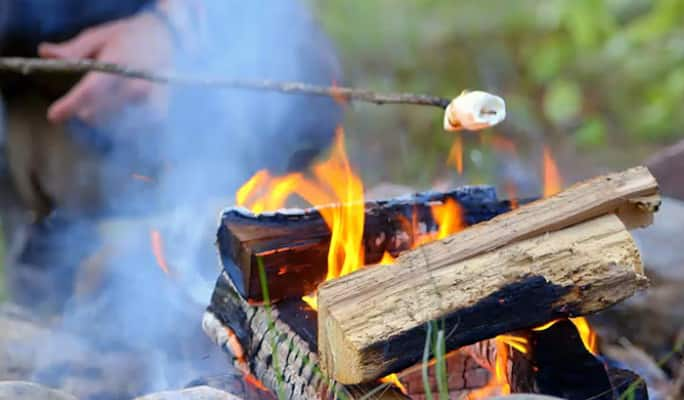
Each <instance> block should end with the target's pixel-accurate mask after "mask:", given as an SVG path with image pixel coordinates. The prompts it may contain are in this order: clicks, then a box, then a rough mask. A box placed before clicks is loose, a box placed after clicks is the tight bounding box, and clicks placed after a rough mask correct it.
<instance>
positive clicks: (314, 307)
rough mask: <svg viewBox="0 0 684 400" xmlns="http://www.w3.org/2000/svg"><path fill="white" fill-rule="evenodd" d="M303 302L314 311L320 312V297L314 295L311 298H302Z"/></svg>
mask: <svg viewBox="0 0 684 400" xmlns="http://www.w3.org/2000/svg"><path fill="white" fill-rule="evenodd" d="M302 301H304V302H305V303H306V304H307V305H308V306H309V307H311V309H312V310H316V311H318V297H317V296H316V295H315V294H313V295H309V296H302Z"/></svg>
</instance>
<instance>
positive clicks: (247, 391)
mask: <svg viewBox="0 0 684 400" xmlns="http://www.w3.org/2000/svg"><path fill="white" fill-rule="evenodd" d="M225 370H226V372H225V373H221V374H218V375H212V376H207V377H201V378H198V379H195V380H193V381H192V382H190V383H188V384H187V385H186V386H185V388H186V389H187V388H192V387H210V388H213V389H217V390H219V391H221V392H226V393H232V394H233V395H234V396H237V397H238V398H240V399H242V400H276V397H275V396H274V395H273V394H272V393H271V392H269V391H265V390H263V389H260V388H257V387H256V386H254V385H253V384H250V383H248V382H247V381H246V380H245V378H244V376H243V375H242V373H240V372H239V371H237V370H235V369H234V368H233V367H231V366H230V365H226V367H225Z"/></svg>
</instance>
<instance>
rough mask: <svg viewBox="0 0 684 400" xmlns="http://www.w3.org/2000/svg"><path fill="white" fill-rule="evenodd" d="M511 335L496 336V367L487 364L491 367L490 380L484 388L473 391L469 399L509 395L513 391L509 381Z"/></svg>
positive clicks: (475, 399) (488, 367)
mask: <svg viewBox="0 0 684 400" xmlns="http://www.w3.org/2000/svg"><path fill="white" fill-rule="evenodd" d="M510 338H511V336H509V335H500V336H497V337H495V338H494V344H495V346H496V360H495V361H494V367H493V368H492V367H491V366H486V367H487V369H489V372H490V374H491V377H490V378H489V382H488V383H487V385H485V386H484V387H482V388H479V389H476V390H473V391H471V392H470V393H469V394H468V396H467V399H468V400H480V399H485V398H487V397H490V396H494V395H507V394H510V393H511V384H510V382H509V381H508V359H509V344H508V343H509V342H513V341H512V340H510Z"/></svg>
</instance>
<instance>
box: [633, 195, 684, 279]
mask: <svg viewBox="0 0 684 400" xmlns="http://www.w3.org/2000/svg"><path fill="white" fill-rule="evenodd" d="M632 234H633V235H634V239H635V240H636V242H637V245H638V247H639V250H640V251H641V257H642V259H643V261H644V265H645V266H646V274H648V275H649V277H652V278H654V279H656V280H665V281H670V280H673V279H674V280H679V281H681V282H682V283H683V284H684V252H682V251H681V250H680V246H681V243H682V238H684V202H682V201H680V200H676V199H672V198H667V197H665V198H663V202H662V204H661V206H660V209H659V210H658V212H657V213H655V214H654V220H653V224H652V225H651V226H649V227H648V228H646V229H636V230H634V231H632ZM656 283H657V282H656Z"/></svg>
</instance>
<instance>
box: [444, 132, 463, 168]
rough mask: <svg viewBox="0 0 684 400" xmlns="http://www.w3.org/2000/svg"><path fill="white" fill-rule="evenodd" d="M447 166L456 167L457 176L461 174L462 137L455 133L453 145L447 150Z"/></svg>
mask: <svg viewBox="0 0 684 400" xmlns="http://www.w3.org/2000/svg"><path fill="white" fill-rule="evenodd" d="M447 165H453V166H454V167H456V171H458V174H459V175H462V174H463V136H461V134H460V133H457V134H456V135H455V137H454V143H452V145H451V149H449V158H447Z"/></svg>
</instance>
